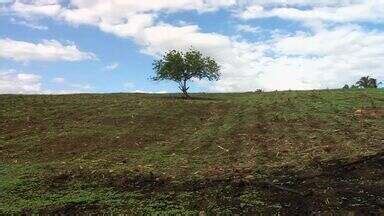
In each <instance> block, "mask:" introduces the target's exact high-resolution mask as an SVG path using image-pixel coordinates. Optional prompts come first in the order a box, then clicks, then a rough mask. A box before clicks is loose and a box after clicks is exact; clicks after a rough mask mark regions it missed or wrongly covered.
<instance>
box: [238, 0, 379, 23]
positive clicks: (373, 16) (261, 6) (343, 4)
mask: <svg viewBox="0 0 384 216" xmlns="http://www.w3.org/2000/svg"><path fill="white" fill-rule="evenodd" d="M256 2H257V1H256ZM304 2H306V4H304ZM294 3H296V4H294ZM266 5H268V6H269V7H266ZM270 5H271V2H269V3H268V4H267V3H266V2H258V3H256V4H252V5H249V6H247V7H246V9H245V10H243V11H240V13H239V14H238V16H239V17H241V18H243V19H257V18H266V17H279V18H282V19H290V20H297V21H304V22H314V21H324V22H336V23H345V22H362V21H372V22H383V21H384V2H383V1H381V0H371V1H333V2H332V1H330V2H328V4H327V3H325V2H321V1H320V2H317V3H316V2H315V1H302V2H301V3H300V1H296V2H295V1H293V2H291V1H290V4H287V3H282V2H280V3H277V2H276V3H275V4H274V6H272V7H271V6H270ZM295 5H307V6H309V8H305V9H303V8H302V7H301V8H300V7H295Z"/></svg>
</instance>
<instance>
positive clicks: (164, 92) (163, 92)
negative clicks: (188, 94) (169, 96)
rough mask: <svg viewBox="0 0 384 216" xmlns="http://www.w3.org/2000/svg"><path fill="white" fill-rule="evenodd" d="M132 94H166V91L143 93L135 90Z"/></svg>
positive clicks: (143, 91)
mask: <svg viewBox="0 0 384 216" xmlns="http://www.w3.org/2000/svg"><path fill="white" fill-rule="evenodd" d="M133 93H141V94H166V93H167V91H145V90H139V89H137V90H135V91H133Z"/></svg>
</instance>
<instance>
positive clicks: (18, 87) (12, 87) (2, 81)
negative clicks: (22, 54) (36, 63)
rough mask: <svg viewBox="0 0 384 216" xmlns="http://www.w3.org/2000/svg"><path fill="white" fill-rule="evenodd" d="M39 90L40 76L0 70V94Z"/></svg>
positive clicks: (26, 92)
mask: <svg viewBox="0 0 384 216" xmlns="http://www.w3.org/2000/svg"><path fill="white" fill-rule="evenodd" d="M40 91H41V77H40V76H39V75H36V74H32V73H17V72H15V71H0V94H33V93H39V92H40Z"/></svg>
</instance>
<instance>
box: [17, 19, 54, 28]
mask: <svg viewBox="0 0 384 216" xmlns="http://www.w3.org/2000/svg"><path fill="white" fill-rule="evenodd" d="M11 22H12V23H13V24H17V25H22V26H26V27H28V28H31V29H36V30H48V26H44V25H39V24H37V23H34V22H33V21H30V20H29V21H26V20H16V19H14V18H11Z"/></svg>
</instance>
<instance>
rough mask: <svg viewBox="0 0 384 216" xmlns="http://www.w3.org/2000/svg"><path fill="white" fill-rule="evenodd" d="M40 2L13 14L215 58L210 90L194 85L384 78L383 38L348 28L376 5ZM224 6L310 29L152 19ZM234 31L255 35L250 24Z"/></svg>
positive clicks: (383, 9) (146, 47)
mask: <svg viewBox="0 0 384 216" xmlns="http://www.w3.org/2000/svg"><path fill="white" fill-rule="evenodd" d="M38 2H39V3H38V4H26V3H20V2H18V3H19V5H18V6H17V7H16V9H15V8H14V11H15V12H16V13H18V14H20V16H25V17H28V16H35V15H38V16H50V17H53V18H55V19H58V20H64V21H66V22H68V23H71V24H73V25H82V24H86V25H92V26H96V27H98V28H99V29H100V30H101V31H104V32H108V33H111V34H114V35H116V36H119V37H123V38H129V39H133V40H134V41H135V42H136V43H137V44H139V45H141V47H142V52H144V53H147V54H150V55H153V56H159V55H160V54H162V53H163V52H164V51H166V50H169V49H187V48H189V47H190V46H193V47H195V48H197V49H199V50H201V51H202V52H203V53H204V54H207V55H210V56H213V57H214V58H215V59H216V60H217V61H218V62H219V63H220V65H221V66H222V79H221V80H220V81H218V82H215V83H214V84H213V85H212V84H209V85H208V84H206V82H199V83H200V84H201V85H203V86H208V88H210V90H213V91H249V90H255V89H257V88H263V89H266V90H273V89H313V88H326V87H329V88H333V87H340V86H342V85H343V84H345V83H351V82H354V81H355V80H356V79H358V78H359V76H362V75H367V74H369V75H373V76H376V77H378V78H380V77H381V78H384V77H383V72H382V71H384V53H383V50H384V43H383V42H384V35H383V33H381V32H379V31H368V30H364V29H362V28H359V27H358V26H356V25H349V24H347V23H350V22H360V21H370V22H382V21H383V20H384V2H383V1H381V0H372V1H363V0H343V1H340V0H318V1H314V0H292V1H281V0H248V1H237V2H235V1H232V0H229V1H214V0H211V1H203V0H176V1H149V0H142V1H129V0H125V1H123V0H121V1H118V0H115V1H101V0H97V1H94V0H92V1H91V0H72V1H70V6H69V7H64V6H60V5H59V4H58V3H57V2H56V1H50V2H46V1H45V2H43V1H38ZM235 4H236V6H234V5H235ZM55 5H57V6H58V7H57V6H55ZM230 6H231V7H232V8H231V10H232V11H235V12H237V15H238V16H239V17H241V18H243V19H257V18H265V17H279V18H282V19H288V20H296V21H300V22H303V23H304V24H307V25H308V24H309V25H311V27H316V28H312V29H311V30H309V31H308V32H291V33H290V34H289V35H277V36H276V35H275V36H274V37H272V39H268V40H264V41H258V42H248V41H243V40H241V39H239V38H231V37H229V36H226V35H223V34H218V33H214V32H203V31H202V30H201V29H200V28H199V26H197V25H192V24H188V25H185V24H182V26H174V25H170V24H167V23H163V22H161V20H158V19H160V18H159V14H160V13H172V12H175V11H182V10H196V11H198V12H206V11H212V10H216V9H218V8H222V7H230ZM17 8H18V9H17ZM304 8H305V9H304ZM328 22H331V23H338V24H337V28H331V27H329V26H328V25H323V24H324V23H328ZM236 28H237V30H238V31H247V32H255V31H257V30H258V29H257V28H255V27H252V26H249V25H242V26H237V27H236ZM23 50H25V49H23ZM0 55H2V53H0ZM3 55H4V54H3ZM18 56H20V55H18ZM21 56H22V55H21Z"/></svg>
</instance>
